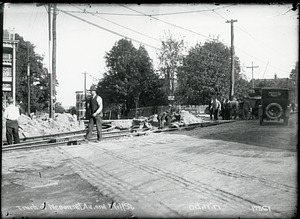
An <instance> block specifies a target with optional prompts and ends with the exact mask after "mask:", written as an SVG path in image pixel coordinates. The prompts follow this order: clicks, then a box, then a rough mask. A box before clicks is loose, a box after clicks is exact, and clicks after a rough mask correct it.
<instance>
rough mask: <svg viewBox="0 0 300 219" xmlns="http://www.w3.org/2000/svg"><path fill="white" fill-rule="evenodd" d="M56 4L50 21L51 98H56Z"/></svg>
mask: <svg viewBox="0 0 300 219" xmlns="http://www.w3.org/2000/svg"><path fill="white" fill-rule="evenodd" d="M56 13H57V10H56V3H54V4H53V18H52V19H53V20H52V37H53V44H52V92H53V93H52V98H54V97H55V96H56V92H55V85H56V15H57V14H56Z"/></svg>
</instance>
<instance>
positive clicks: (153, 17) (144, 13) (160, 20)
mask: <svg viewBox="0 0 300 219" xmlns="http://www.w3.org/2000/svg"><path fill="white" fill-rule="evenodd" d="M119 5H120V6H122V7H124V8H127V9H129V10H132V11H135V12H137V13H139V14H143V15H144V16H148V17H151V18H153V19H155V20H157V21H160V22H163V23H166V24H169V25H171V26H174V27H177V28H180V29H182V30H185V31H188V32H191V33H194V34H197V35H199V36H202V37H204V38H208V39H210V37H207V36H204V35H202V34H200V33H197V32H194V31H192V30H189V29H186V28H183V27H180V26H178V25H175V24H172V23H169V22H166V21H163V20H160V19H158V18H156V17H152V16H151V15H147V14H145V13H142V12H140V11H137V10H135V9H132V8H129V7H127V6H125V5H121V4H119Z"/></svg>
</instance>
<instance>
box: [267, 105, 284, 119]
mask: <svg viewBox="0 0 300 219" xmlns="http://www.w3.org/2000/svg"><path fill="white" fill-rule="evenodd" d="M271 107H277V108H278V111H279V113H278V114H277V115H275V116H274V115H272V114H271V112H270V111H269V110H270V108H271ZM265 113H266V115H267V116H268V117H269V118H270V119H274V120H275V119H279V118H280V117H281V116H282V114H283V109H282V107H281V106H280V104H278V103H270V104H269V105H268V106H267V107H266V110H265Z"/></svg>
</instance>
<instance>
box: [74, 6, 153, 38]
mask: <svg viewBox="0 0 300 219" xmlns="http://www.w3.org/2000/svg"><path fill="white" fill-rule="evenodd" d="M73 6H74V7H76V8H78V9H80V10H83V13H86V12H85V9H81V8H79V7H77V6H75V5H73ZM93 15H94V14H93ZM95 16H96V17H98V18H101V19H103V20H105V21H107V22H110V23H112V24H115V25H117V26H119V27H122V28H124V29H127V30H130V31H132V32H135V33H137V34H140V35H142V36H145V37H148V38H150V39H153V40H156V41H159V40H158V39H155V38H153V37H151V36H147V35H146V34H143V33H140V32H138V31H135V30H132V29H130V28H128V27H125V26H123V25H120V24H118V23H116V22H113V21H110V20H108V19H106V18H103V17H100V16H98V15H95Z"/></svg>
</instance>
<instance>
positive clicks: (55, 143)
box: [2, 130, 146, 151]
mask: <svg viewBox="0 0 300 219" xmlns="http://www.w3.org/2000/svg"><path fill="white" fill-rule="evenodd" d="M127 132H128V133H126V134H125V133H120V134H117V135H107V136H103V137H102V139H109V138H119V137H124V136H141V135H145V134H146V132H145V131H144V132H132V131H131V130H127ZM115 133H119V132H115ZM111 134H112V133H111ZM96 140H97V137H92V138H91V140H90V142H94V141H96ZM83 142H85V139H84V138H75V139H71V140H70V138H60V139H52V142H51V141H50V142H44V141H39V142H38V144H37V143H36V142H30V143H28V144H23V145H20V144H13V145H6V146H3V147H2V151H11V150H20V149H28V148H37V147H49V146H59V145H65V144H67V145H72V144H73V145H76V144H80V143H83ZM96 142H98V141H96Z"/></svg>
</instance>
